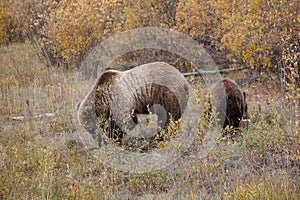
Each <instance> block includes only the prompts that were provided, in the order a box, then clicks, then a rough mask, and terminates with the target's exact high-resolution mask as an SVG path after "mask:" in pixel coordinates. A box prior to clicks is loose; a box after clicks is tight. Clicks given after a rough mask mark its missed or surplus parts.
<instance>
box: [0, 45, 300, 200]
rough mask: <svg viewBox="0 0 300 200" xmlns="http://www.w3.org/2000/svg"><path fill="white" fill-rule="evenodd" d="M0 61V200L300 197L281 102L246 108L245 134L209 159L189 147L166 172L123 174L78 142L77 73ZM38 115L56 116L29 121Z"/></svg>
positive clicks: (299, 161)
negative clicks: (50, 114)
mask: <svg viewBox="0 0 300 200" xmlns="http://www.w3.org/2000/svg"><path fill="white" fill-rule="evenodd" d="M0 53H1V54H2V55H3V56H1V60H0V72H1V73H0V77H1V79H0V82H1V84H0V91H1V93H0V112H1V116H0V126H1V128H0V199H154V198H155V199H297V198H300V196H299V194H300V156H299V151H300V147H299V146H300V145H299V142H300V139H299V132H298V131H297V129H293V130H291V126H290V124H289V121H291V120H292V119H291V116H290V115H289V113H290V112H291V110H290V109H291V107H290V106H288V104H286V102H285V101H283V102H278V104H275V103H272V104H268V105H266V106H267V109H265V110H262V109H261V108H259V107H258V106H257V104H256V102H255V101H250V102H249V104H250V105H251V106H250V108H249V115H250V119H251V122H250V124H249V129H248V131H247V130H243V131H241V133H240V134H237V135H236V136H235V137H234V139H232V138H226V137H222V135H221V133H220V137H218V140H217V143H216V145H215V146H214V148H213V149H211V151H209V152H207V154H206V155H201V152H197V148H196V147H195V148H191V149H190V151H189V152H188V153H186V154H185V155H183V156H182V157H181V158H179V159H178V160H176V161H175V162H174V163H171V164H170V165H169V166H167V167H166V168H163V169H161V170H158V171H152V172H147V173H140V174H138V173H136V174H130V173H126V172H122V171H118V170H115V169H113V168H110V167H109V166H107V165H105V164H103V163H102V162H101V161H100V160H98V159H96V158H95V157H93V156H91V155H90V154H89V152H88V150H87V149H86V148H85V147H84V144H83V143H82V142H81V140H80V138H78V136H77V133H76V129H75V125H74V123H73V110H74V108H76V106H75V105H76V103H77V102H75V100H74V99H73V98H74V93H75V92H76V89H78V88H80V86H78V85H76V82H75V81H74V78H73V77H74V74H75V72H72V71H61V70H60V69H52V68H45V67H44V64H43V63H42V62H40V60H39V59H38V58H37V57H36V56H35V54H34V52H33V50H32V49H31V48H30V46H28V45H27V44H14V45H12V46H8V47H7V46H6V47H1V49H0ZM271 98H272V97H271ZM263 103H264V102H263ZM286 105H287V106H286ZM44 113H54V116H52V117H40V118H36V117H35V116H36V115H39V114H44ZM15 116H23V117H24V118H22V119H20V120H16V119H15V118H13V117H15ZM203 124H204V125H206V126H207V124H206V123H203ZM169 131H172V129H170V130H169ZM200 136H201V134H200ZM166 137H172V136H171V134H170V135H167V136H166ZM196 144H197V145H201V140H200V141H199V143H194V144H193V145H196ZM163 145H164V144H162V147H163Z"/></svg>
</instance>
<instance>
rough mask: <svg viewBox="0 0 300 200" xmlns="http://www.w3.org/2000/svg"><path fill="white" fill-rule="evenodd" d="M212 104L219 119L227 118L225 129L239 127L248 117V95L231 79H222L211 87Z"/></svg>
mask: <svg viewBox="0 0 300 200" xmlns="http://www.w3.org/2000/svg"><path fill="white" fill-rule="evenodd" d="M211 94H212V104H213V106H214V108H215V110H216V112H217V113H218V118H219V119H222V117H224V116H225V119H224V120H225V121H224V124H223V128H225V127H226V126H228V125H229V126H233V127H239V126H240V121H241V120H242V118H243V116H246V115H247V102H246V93H245V92H243V91H242V89H241V88H240V87H239V86H238V85H237V84H236V82H235V81H233V80H231V79H221V80H219V81H218V82H216V83H215V84H214V85H213V86H212V87H211Z"/></svg>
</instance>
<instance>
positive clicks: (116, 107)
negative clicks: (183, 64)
mask: <svg viewBox="0 0 300 200" xmlns="http://www.w3.org/2000/svg"><path fill="white" fill-rule="evenodd" d="M188 92H189V86H188V82H187V81H186V79H185V78H184V77H183V76H182V75H181V73H180V72H179V71H178V70H177V69H175V68H174V67H172V66H171V65H169V64H166V63H162V62H156V63H149V64H145V65H141V66H138V67H136V68H133V69H131V70H128V71H124V72H121V71H116V70H107V71H105V72H103V73H102V74H101V76H100V77H99V78H98V79H97V81H96V83H95V85H94V87H93V88H92V89H91V91H90V92H89V94H88V95H87V97H86V98H85V99H84V100H83V101H82V103H81V104H80V106H79V109H78V116H79V121H81V123H83V122H82V120H83V119H85V118H86V117H85V116H86V115H87V114H86V111H85V108H86V107H91V106H87V104H93V105H94V109H95V115H96V117H102V118H103V119H105V120H107V121H108V122H109V128H110V129H111V130H110V132H111V131H114V130H115V129H118V128H119V126H120V125H123V124H124V121H125V122H128V121H130V122H131V124H130V123H129V126H128V127H127V128H129V129H130V128H132V126H134V125H135V124H134V123H132V122H135V123H138V119H137V117H136V114H149V108H151V107H152V106H153V107H152V108H153V109H152V110H151V109H150V111H151V112H154V113H156V114H157V115H158V119H161V120H162V121H164V120H163V119H164V118H167V120H165V123H164V124H161V126H162V127H165V125H166V124H167V123H168V119H169V118H170V116H172V117H173V118H174V119H175V120H177V119H179V118H180V117H181V113H182V112H183V111H184V110H185V108H186V105H187V100H188ZM93 97H94V101H93ZM156 104H159V105H162V106H164V108H165V109H166V112H167V116H162V115H163V114H162V112H160V110H157V109H156V107H155V105H156ZM116 124H117V125H119V126H116Z"/></svg>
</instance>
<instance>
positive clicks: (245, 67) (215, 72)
mask: <svg viewBox="0 0 300 200" xmlns="http://www.w3.org/2000/svg"><path fill="white" fill-rule="evenodd" d="M243 69H249V67H248V66H241V67H237V68H230V69H220V70H209V71H204V70H199V71H197V72H186V73H182V75H183V76H185V77H186V76H196V75H202V74H217V73H220V74H228V73H230V72H234V71H240V70H243Z"/></svg>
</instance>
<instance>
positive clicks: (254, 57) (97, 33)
mask: <svg viewBox="0 0 300 200" xmlns="http://www.w3.org/2000/svg"><path fill="white" fill-rule="evenodd" d="M298 12H299V6H298V1H297V0H291V1H287V0H283V1H279V0H278V1H277V0H275V1H274V0H266V1H261V0H255V1H241V0H236V1H232V0H217V1H215V0H214V1H213V0H207V1H199V0H190V1H186V0H175V1H174V0H167V1H162V0H150V1H133V0H127V1H122V0H101V1H98V0H89V1H81V0H80V1H75V0H50V1H38V0H25V1H20V0H17V1H12V0H9V1H6V0H1V9H0V21H1V25H0V26H1V31H0V39H1V42H2V43H4V42H7V41H12V40H13V41H15V40H24V39H30V40H31V41H33V43H34V44H35V45H36V46H37V47H38V49H40V52H41V55H42V56H43V57H44V58H45V60H46V61H47V63H48V65H49V66H60V65H63V66H78V65H79V63H80V61H82V59H84V57H85V56H86V55H87V53H88V52H89V50H90V49H91V48H92V47H94V46H96V45H97V44H99V43H100V42H101V41H103V40H104V39H105V38H107V37H109V36H111V35H113V34H116V33H118V32H121V31H124V30H128V29H132V28H139V27H147V26H152V27H153V26H155V27H162V28H170V29H174V30H177V31H179V32H182V33H184V34H186V35H188V36H190V37H192V38H193V39H195V40H197V41H198V42H199V43H201V44H203V45H204V47H206V48H207V49H208V50H209V52H214V53H216V52H217V53H220V52H221V53H222V55H224V57H226V59H227V60H228V61H229V63H230V64H232V65H234V64H242V63H243V64H247V65H249V66H251V67H253V68H256V69H264V68H272V69H276V68H277V67H278V63H282V62H286V61H285V58H287V57H288V58H290V57H293V56H292V55H286V52H289V49H290V48H291V47H292V46H295V45H299V20H300V19H299V14H298ZM297 49H298V51H299V46H298V47H297ZM289 62H290V61H289ZM293 62H296V61H293ZM226 64H227V63H226ZM227 67H229V66H227Z"/></svg>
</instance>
